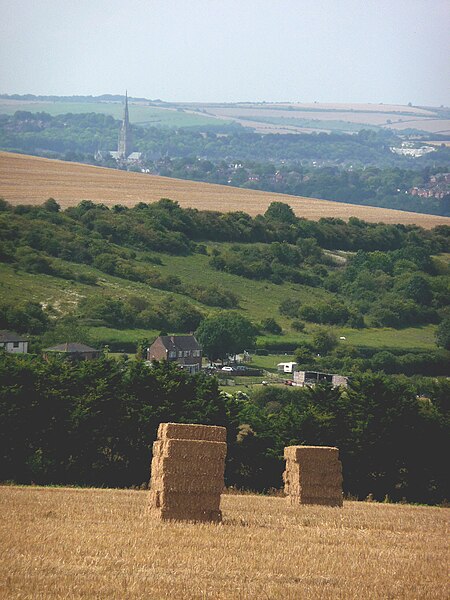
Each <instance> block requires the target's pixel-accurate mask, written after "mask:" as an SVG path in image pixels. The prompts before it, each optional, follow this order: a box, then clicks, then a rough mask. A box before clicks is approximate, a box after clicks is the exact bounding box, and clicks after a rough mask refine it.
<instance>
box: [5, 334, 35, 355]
mask: <svg viewBox="0 0 450 600" xmlns="http://www.w3.org/2000/svg"><path fill="white" fill-rule="evenodd" d="M1 348H3V349H4V350H5V352H11V353H13V354H15V353H18V352H21V353H23V354H26V353H27V352H28V339H27V337H26V336H24V335H21V334H19V333H16V332H15V331H7V330H6V329H3V330H1V331H0V349H1Z"/></svg>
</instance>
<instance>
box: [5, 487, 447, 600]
mask: <svg viewBox="0 0 450 600" xmlns="http://www.w3.org/2000/svg"><path fill="white" fill-rule="evenodd" d="M148 495H149V492H146V491H142V492H138V491H130V490H95V489H62V488H59V489H58V488H33V487H32V488H20V487H1V488H0V515H1V516H0V557H1V561H0V590H1V591H0V595H1V597H2V598H8V599H11V600H16V599H18V598H20V599H26V598H30V599H31V598H45V599H46V600H52V599H56V598H108V599H110V598H117V599H119V598H120V599H121V600H126V599H131V598H133V599H134V598H158V599H164V598H177V599H185V598H215V599H225V598H226V599H231V598H233V599H235V598H287V599H294V598H295V599H302V598H323V599H331V598H333V599H335V598H338V599H344V598H345V599H350V600H351V599H356V598H358V599H359V598H415V599H419V598H423V599H425V598H426V599H429V598H446V597H448V596H447V592H448V588H446V585H447V581H446V571H447V569H446V566H447V565H446V562H447V557H448V554H447V538H446V523H447V522H448V514H449V513H448V509H441V508H431V507H419V506H408V505H387V504H376V503H362V502H361V503H358V502H344V507H343V508H342V509H336V508H329V507H322V506H302V507H292V506H288V505H287V504H286V502H285V500H284V499H283V498H268V497H261V496H249V495H246V496H238V495H236V496H229V495H225V496H223V497H222V510H223V519H224V521H223V524H222V525H212V524H197V525H195V524H191V523H173V522H166V523H163V522H161V521H159V520H157V519H152V518H151V517H150V515H149V512H150V511H149V510H148Z"/></svg>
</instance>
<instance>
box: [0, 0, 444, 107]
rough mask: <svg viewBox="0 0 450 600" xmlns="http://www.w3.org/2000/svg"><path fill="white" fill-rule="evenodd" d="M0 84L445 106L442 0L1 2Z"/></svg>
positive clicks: (41, 90) (63, 90)
mask: <svg viewBox="0 0 450 600" xmlns="http://www.w3.org/2000/svg"><path fill="white" fill-rule="evenodd" d="M0 8H1V12H0V15H1V19H0V92H1V93H19V94H23V93H34V94H57V95H71V94H92V95H97V94H103V93H123V92H124V89H125V88H128V91H129V93H130V94H131V95H132V96H145V97H147V98H153V99H155V98H161V99H162V100H167V101H170V100H172V101H248V100H255V101H261V100H266V101H271V100H273V101H282V100H287V101H301V102H311V101H318V102H384V103H399V104H407V103H408V102H412V103H413V104H419V105H437V106H439V105H441V104H444V105H446V106H448V105H450V89H449V88H450V86H449V82H450V35H449V25H450V0H0Z"/></svg>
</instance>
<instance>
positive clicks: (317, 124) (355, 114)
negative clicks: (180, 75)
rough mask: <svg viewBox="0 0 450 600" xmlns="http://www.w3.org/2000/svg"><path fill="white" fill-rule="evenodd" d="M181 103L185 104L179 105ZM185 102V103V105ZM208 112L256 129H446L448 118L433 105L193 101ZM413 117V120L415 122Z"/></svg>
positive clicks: (276, 131) (271, 130)
mask: <svg viewBox="0 0 450 600" xmlns="http://www.w3.org/2000/svg"><path fill="white" fill-rule="evenodd" d="M182 106H185V105H182ZM188 106H189V105H186V107H188ZM194 106H197V108H200V109H201V110H204V111H205V112H206V113H207V114H209V115H211V116H216V117H218V118H220V119H225V118H226V119H232V120H235V121H236V122H238V123H240V124H241V125H243V126H245V127H253V128H255V129H256V130H257V131H259V132H260V133H295V132H297V133H309V132H312V131H340V132H343V133H352V132H355V131H359V130H361V129H365V128H369V129H370V128H380V127H389V128H391V127H392V128H397V129H407V128H414V129H421V130H423V131H429V132H430V133H437V132H438V131H446V130H447V129H448V127H449V121H448V120H445V119H441V118H440V115H439V113H438V112H436V111H435V110H433V109H423V108H416V107H413V106H400V105H384V104H380V105H377V104H320V103H313V104H311V103H309V104H304V103H291V104H287V103H275V104H270V103H257V104H252V103H240V104H216V105H214V104H205V105H201V104H199V105H194ZM416 121H417V123H416Z"/></svg>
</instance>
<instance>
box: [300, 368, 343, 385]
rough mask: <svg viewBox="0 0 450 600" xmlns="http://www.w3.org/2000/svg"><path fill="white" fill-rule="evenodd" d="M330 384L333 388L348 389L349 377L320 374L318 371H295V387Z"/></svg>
mask: <svg viewBox="0 0 450 600" xmlns="http://www.w3.org/2000/svg"><path fill="white" fill-rule="evenodd" d="M322 382H328V383H331V384H332V386H333V387H339V386H343V387H347V385H348V377H344V376H343V375H335V374H331V373H319V372H317V371H295V372H294V385H300V386H306V385H316V384H317V383H322Z"/></svg>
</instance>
